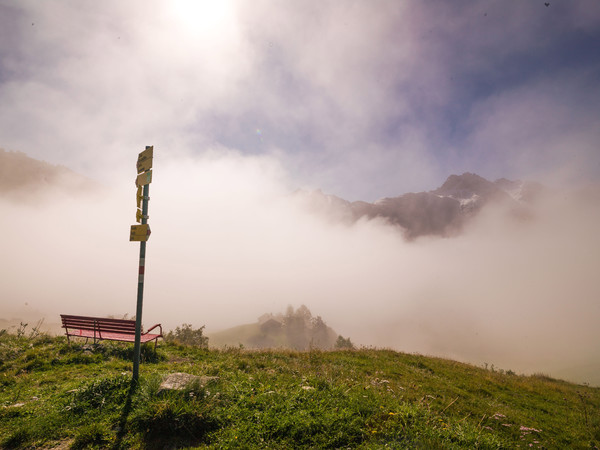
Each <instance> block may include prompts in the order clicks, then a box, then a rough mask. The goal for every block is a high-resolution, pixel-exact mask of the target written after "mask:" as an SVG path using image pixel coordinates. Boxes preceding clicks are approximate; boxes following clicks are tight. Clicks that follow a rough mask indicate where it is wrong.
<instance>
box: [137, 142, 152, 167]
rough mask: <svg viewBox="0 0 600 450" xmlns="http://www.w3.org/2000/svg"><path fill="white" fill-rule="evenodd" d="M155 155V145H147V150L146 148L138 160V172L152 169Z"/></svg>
mask: <svg viewBox="0 0 600 450" xmlns="http://www.w3.org/2000/svg"><path fill="white" fill-rule="evenodd" d="M153 157H154V146H150V145H148V146H146V150H144V151H143V152H142V153H140V155H139V156H138V160H137V171H138V173H141V172H146V171H148V170H150V169H152V158H153Z"/></svg>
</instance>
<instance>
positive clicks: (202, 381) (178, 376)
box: [158, 372, 219, 392]
mask: <svg viewBox="0 0 600 450" xmlns="http://www.w3.org/2000/svg"><path fill="white" fill-rule="evenodd" d="M218 379H219V377H209V376H197V375H191V374H189V373H180V372H178V373H171V374H169V375H167V377H166V378H165V379H164V380H163V382H162V383H161V384H160V388H159V389H158V392H162V391H181V390H184V389H186V388H187V387H188V386H189V385H190V384H192V383H198V384H199V385H200V387H204V386H206V385H207V384H208V383H210V382H211V381H214V380H218Z"/></svg>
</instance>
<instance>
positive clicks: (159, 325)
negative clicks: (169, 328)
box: [144, 323, 163, 336]
mask: <svg viewBox="0 0 600 450" xmlns="http://www.w3.org/2000/svg"><path fill="white" fill-rule="evenodd" d="M156 327H158V328H160V335H161V336H162V334H163V332H162V325H161V324H160V323H157V324H156V325H152V326H151V327H150V328H148V329H147V330H146V331H145V332H144V334H148V333H150V331H152V330H154V329H155V328H156Z"/></svg>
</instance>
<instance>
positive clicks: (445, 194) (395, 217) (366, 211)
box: [297, 172, 545, 240]
mask: <svg viewBox="0 0 600 450" xmlns="http://www.w3.org/2000/svg"><path fill="white" fill-rule="evenodd" d="M544 189H545V188H544V187H543V186H542V185H541V184H539V183H536V182H529V181H520V180H517V181H511V180H508V179H506V178H500V179H498V180H496V181H494V182H492V181H489V180H486V179H485V178H483V177H481V176H479V175H476V174H474V173H470V172H465V173H463V174H462V175H450V176H449V177H448V178H447V179H446V181H445V182H444V183H443V184H442V185H441V186H440V187H439V188H437V189H434V190H431V191H423V192H409V193H405V194H402V195H399V196H396V197H385V198H382V199H379V200H377V201H375V202H373V203H369V202H364V201H355V202H349V201H347V200H344V199H342V198H340V197H337V196H335V195H329V194H324V193H323V192H322V191H320V190H317V191H297V195H298V196H299V197H300V198H302V200H304V201H305V202H306V203H307V204H308V207H309V209H311V210H313V211H315V212H318V213H324V214H326V215H328V216H329V217H332V218H334V219H338V220H341V221H343V222H346V223H355V222H357V221H359V220H361V219H364V218H366V219H368V220H372V219H382V220H384V221H386V222H387V223H389V224H390V225H393V226H397V227H398V228H400V229H401V230H402V233H403V234H404V236H405V238H406V239H407V240H414V239H416V238H418V237H421V236H441V237H451V236H456V235H458V234H460V232H461V231H462V229H463V227H464V225H465V224H466V223H467V222H468V221H469V220H470V219H472V218H473V217H474V216H475V215H477V214H478V213H479V211H480V210H481V209H483V208H484V207H485V206H487V205H489V204H503V205H505V206H508V208H509V210H512V211H515V212H519V213H520V214H522V213H523V212H524V210H527V209H528V208H529V207H531V206H532V205H533V203H534V202H535V201H536V200H537V198H538V197H539V196H540V195H541V194H542V192H543V191H544Z"/></svg>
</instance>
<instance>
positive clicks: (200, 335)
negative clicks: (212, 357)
mask: <svg viewBox="0 0 600 450" xmlns="http://www.w3.org/2000/svg"><path fill="white" fill-rule="evenodd" d="M165 341H167V342H175V343H179V344H184V345H193V346H195V347H200V348H208V337H206V336H204V325H202V326H201V327H200V328H197V329H194V328H192V325H191V324H189V323H184V324H183V325H181V326H180V327H177V328H175V330H171V331H169V332H168V333H167V334H166V335H165Z"/></svg>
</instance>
